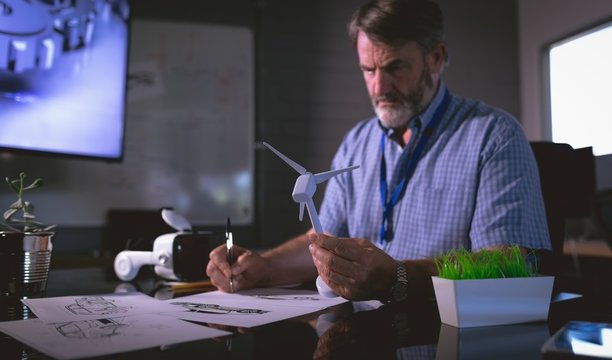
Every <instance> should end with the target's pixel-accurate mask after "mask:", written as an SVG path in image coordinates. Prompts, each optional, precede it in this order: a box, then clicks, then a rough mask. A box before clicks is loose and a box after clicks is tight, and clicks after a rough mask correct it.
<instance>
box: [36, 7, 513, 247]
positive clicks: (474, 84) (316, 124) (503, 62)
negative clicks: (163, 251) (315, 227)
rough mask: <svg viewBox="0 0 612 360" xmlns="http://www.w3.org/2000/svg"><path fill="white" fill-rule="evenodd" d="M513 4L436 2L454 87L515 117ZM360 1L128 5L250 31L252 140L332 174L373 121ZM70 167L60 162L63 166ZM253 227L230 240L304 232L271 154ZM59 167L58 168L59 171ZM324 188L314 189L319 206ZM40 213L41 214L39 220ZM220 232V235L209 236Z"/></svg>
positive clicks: (82, 234) (263, 155)
mask: <svg viewBox="0 0 612 360" xmlns="http://www.w3.org/2000/svg"><path fill="white" fill-rule="evenodd" d="M515 2H516V0H498V1H489V0H463V1H460V2H459V1H453V0H440V1H439V3H440V4H441V6H442V8H443V10H444V11H445V13H446V18H447V40H448V42H449V47H450V51H451V62H450V66H449V67H448V69H447V70H446V72H445V79H446V81H447V84H448V85H449V87H450V88H451V90H453V91H455V92H457V93H459V94H462V95H466V96H469V97H475V98H480V99H483V100H485V101H486V102H488V103H491V104H494V105H498V106H501V107H504V108H505V109H506V110H508V111H509V112H511V113H513V114H518V112H519V111H518V109H519V103H518V80H517V79H518V71H517V57H518V55H517V39H516V36H517V35H516V34H517V29H516V23H517V18H516V4H515ZM361 3H362V1H361V0H333V1H329V0H310V1H297V0H225V1H187V0H175V1H172V2H168V1H161V0H134V1H133V14H134V16H135V17H136V18H149V19H159V20H173V21H189V22H196V23H197V22H202V23H215V24H227V25H238V26H247V27H250V28H252V29H253V31H254V34H255V41H256V50H255V51H256V69H257V70H256V92H255V93H256V99H255V100H256V134H255V136H256V140H257V141H266V142H269V143H271V144H272V145H274V146H275V147H277V148H278V149H279V150H281V151H282V152H284V153H285V154H287V155H289V156H290V157H292V158H293V159H294V160H296V161H297V162H299V163H301V164H302V165H303V166H305V167H306V168H307V169H309V170H311V171H313V172H319V171H324V170H327V169H329V166H330V162H331V159H332V156H333V154H334V152H335V150H336V148H337V146H338V144H339V143H340V141H341V140H342V137H343V135H344V133H345V132H346V131H347V130H348V129H350V127H351V126H353V125H354V124H355V123H356V122H357V121H359V120H362V119H365V118H368V117H370V116H372V110H371V106H370V102H369V100H368V97H367V93H366V90H365V87H364V85H363V82H362V79H361V74H360V71H359V69H358V66H357V59H356V55H355V52H354V49H353V48H352V46H351V45H350V43H349V41H348V39H347V37H346V32H345V26H346V22H347V20H348V18H349V16H350V14H351V13H352V11H353V10H354V8H355V7H357V6H358V5H359V4H361ZM69 164H70V163H68V162H67V163H66V164H64V165H65V166H69ZM256 167H257V170H256V189H257V190H256V194H255V201H256V220H255V223H254V224H253V225H252V226H246V227H241V228H238V229H236V236H235V239H237V241H238V242H239V243H240V244H244V245H246V246H251V247H259V248H265V247H271V246H274V245H276V244H278V243H280V242H282V241H284V240H286V239H287V238H289V237H292V236H295V235H297V234H299V233H300V232H302V231H305V230H306V229H307V228H308V227H309V225H310V224H309V222H308V218H307V217H305V219H304V222H302V223H300V222H299V220H298V205H297V204H296V203H294V202H293V200H292V198H291V191H292V189H293V184H294V181H295V178H296V173H295V172H293V170H292V169H290V168H289V167H288V166H287V165H286V164H284V163H282V162H281V161H280V160H279V159H278V158H276V157H275V156H273V155H272V154H271V153H270V152H269V151H263V150H261V149H260V150H257V155H256ZM60 168H61V167H60ZM323 191H324V187H320V188H319V189H318V192H317V195H316V197H315V203H316V204H317V206H319V205H320V201H321V197H322V194H323ZM41 216H42V215H41ZM214 230H220V229H214ZM103 238H104V233H103V229H101V228H97V227H95V228H94V227H83V228H60V229H59V234H58V241H57V245H56V249H57V250H58V251H59V252H72V253H75V252H78V253H90V252H93V251H95V250H97V249H98V248H99V247H100V243H101V242H102V241H103Z"/></svg>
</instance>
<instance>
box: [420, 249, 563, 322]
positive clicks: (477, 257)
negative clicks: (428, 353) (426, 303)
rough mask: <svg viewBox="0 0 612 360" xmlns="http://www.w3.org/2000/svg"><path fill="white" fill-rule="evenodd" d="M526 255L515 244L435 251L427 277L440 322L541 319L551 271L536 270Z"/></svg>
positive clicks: (547, 302)
mask: <svg viewBox="0 0 612 360" xmlns="http://www.w3.org/2000/svg"><path fill="white" fill-rule="evenodd" d="M531 255H533V254H527V255H524V254H522V253H521V250H520V248H519V247H518V246H516V245H515V246H512V247H511V248H510V249H495V250H484V251H481V252H478V253H471V252H469V251H467V250H465V249H460V250H451V251H450V252H448V253H446V254H444V255H442V256H439V257H437V258H436V259H435V263H436V267H437V270H438V276H433V277H432V281H433V286H434V291H435V295H436V301H437V303H438V311H439V312H440V320H441V321H442V323H444V324H448V325H452V326H455V327H460V328H463V327H475V326H491V325H507V324H518V323H525V322H532V321H543V320H547V318H548V309H549V306H550V299H551V294H552V287H553V282H554V277H553V276H539V275H538V274H537V271H538V266H537V262H535V260H533V261H532V260H531V259H535V256H531Z"/></svg>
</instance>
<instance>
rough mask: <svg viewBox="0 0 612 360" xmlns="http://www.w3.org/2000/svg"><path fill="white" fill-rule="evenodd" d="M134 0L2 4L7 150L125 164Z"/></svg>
mask: <svg viewBox="0 0 612 360" xmlns="http://www.w3.org/2000/svg"><path fill="white" fill-rule="evenodd" d="M129 14H130V6H129V2H128V0H1V1H0V152H3V151H8V150H18V151H27V152H33V151H34V152H44V153H49V154H55V155H68V156H76V157H88V158H100V159H105V160H117V161H118V160H121V159H122V156H123V143H124V141H123V140H124V139H123V137H124V130H125V124H124V121H125V96H126V72H127V64H128V39H129Z"/></svg>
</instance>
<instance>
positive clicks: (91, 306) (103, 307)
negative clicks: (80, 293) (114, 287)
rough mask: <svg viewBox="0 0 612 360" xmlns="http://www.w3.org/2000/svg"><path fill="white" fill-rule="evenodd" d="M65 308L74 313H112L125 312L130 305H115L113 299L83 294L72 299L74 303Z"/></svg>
mask: <svg viewBox="0 0 612 360" xmlns="http://www.w3.org/2000/svg"><path fill="white" fill-rule="evenodd" d="M66 309H67V310H68V311H70V312H71V313H73V314H75V315H112V314H122V313H126V312H128V311H129V310H130V309H131V307H130V306H117V305H115V303H114V300H111V299H106V298H104V297H103V296H85V297H82V298H78V299H74V303H73V304H68V305H66Z"/></svg>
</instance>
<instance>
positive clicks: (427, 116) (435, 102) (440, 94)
mask: <svg viewBox="0 0 612 360" xmlns="http://www.w3.org/2000/svg"><path fill="white" fill-rule="evenodd" d="M445 91H446V84H444V81H442V80H441V79H440V82H439V86H438V90H437V91H436V94H435V95H434V97H433V99H432V100H431V102H430V103H429V105H428V106H427V108H425V110H424V111H423V112H421V113H420V114H419V115H418V116H415V117H413V118H412V119H410V121H409V122H408V123H409V124H410V125H409V126H412V123H414V122H415V121H416V120H417V119H420V123H421V124H420V128H421V129H422V128H425V127H426V126H427V125H428V124H429V122H430V121H431V119H432V118H433V116H434V114H435V112H436V109H437V108H438V106H441V105H442V100H443V99H444V92H445ZM378 126H380V128H381V130H382V131H383V132H384V133H386V134H387V136H388V137H391V136H393V134H394V133H395V130H394V129H391V128H386V127H384V126H383V124H382V123H381V122H380V119H379V120H378Z"/></svg>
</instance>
